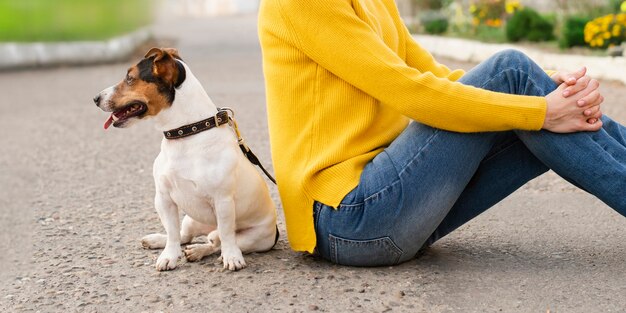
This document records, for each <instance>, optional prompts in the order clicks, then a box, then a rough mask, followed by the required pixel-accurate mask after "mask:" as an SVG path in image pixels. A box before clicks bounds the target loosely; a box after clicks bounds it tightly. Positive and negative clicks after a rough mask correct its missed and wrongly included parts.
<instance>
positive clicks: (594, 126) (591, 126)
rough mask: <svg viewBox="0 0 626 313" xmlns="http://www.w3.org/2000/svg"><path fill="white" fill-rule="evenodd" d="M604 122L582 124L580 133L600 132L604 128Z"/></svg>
mask: <svg viewBox="0 0 626 313" xmlns="http://www.w3.org/2000/svg"><path fill="white" fill-rule="evenodd" d="M602 125H603V124H602V120H600V119H598V120H596V121H595V123H589V122H582V123H581V124H580V125H579V129H580V131H589V132H595V131H599V130H600V129H601V128H602Z"/></svg>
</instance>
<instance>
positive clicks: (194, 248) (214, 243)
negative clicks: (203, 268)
mask: <svg viewBox="0 0 626 313" xmlns="http://www.w3.org/2000/svg"><path fill="white" fill-rule="evenodd" d="M220 245H221V242H220V236H219V234H218V233H217V230H214V231H212V232H211V233H209V235H208V236H207V243H202V244H195V245H189V246H187V247H186V248H185V250H184V251H183V252H184V253H185V256H186V257H187V261H189V262H195V261H199V260H201V259H202V258H203V257H205V256H207V255H211V254H213V253H215V252H217V251H219V250H220Z"/></svg>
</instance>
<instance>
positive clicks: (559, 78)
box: [552, 66, 587, 85]
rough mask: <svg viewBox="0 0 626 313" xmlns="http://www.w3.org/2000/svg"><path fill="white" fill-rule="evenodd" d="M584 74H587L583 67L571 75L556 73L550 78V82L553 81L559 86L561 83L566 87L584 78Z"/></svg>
mask: <svg viewBox="0 0 626 313" xmlns="http://www.w3.org/2000/svg"><path fill="white" fill-rule="evenodd" d="M585 74H587V68H586V67H584V66H583V67H582V68H580V69H579V70H577V71H576V72H573V73H569V72H557V73H556V74H554V75H553V76H552V80H554V82H555V83H557V84H559V85H560V84H563V83H565V84H567V85H574V84H576V81H577V80H578V79H580V78H582V77H584V76H585Z"/></svg>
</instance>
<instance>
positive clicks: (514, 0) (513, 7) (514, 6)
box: [505, 0, 522, 14]
mask: <svg viewBox="0 0 626 313" xmlns="http://www.w3.org/2000/svg"><path fill="white" fill-rule="evenodd" d="M521 7H522V5H521V4H520V3H519V1H518V0H510V1H507V2H506V5H505V10H506V13H508V14H513V13H515V11H517V10H518V9H520V8H521Z"/></svg>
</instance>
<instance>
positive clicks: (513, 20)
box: [0, 0, 626, 55]
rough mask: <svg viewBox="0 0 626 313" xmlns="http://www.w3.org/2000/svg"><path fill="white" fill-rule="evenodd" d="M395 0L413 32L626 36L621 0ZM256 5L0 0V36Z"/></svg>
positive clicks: (610, 39) (616, 45)
mask: <svg viewBox="0 0 626 313" xmlns="http://www.w3.org/2000/svg"><path fill="white" fill-rule="evenodd" d="M396 1H397V4H398V7H399V9H400V12H401V14H402V15H403V17H404V19H405V21H406V22H407V24H408V25H409V26H410V28H411V30H412V31H413V32H415V33H426V34H433V35H441V36H449V37H460V38H471V39H477V40H480V41H484V42H495V43H505V42H512V43H518V42H523V43H533V44H536V45H538V46H539V47H541V48H544V49H553V50H555V49H560V50H564V49H571V48H574V49H573V50H571V51H574V52H575V53H581V54H598V55H602V54H611V55H619V52H620V51H621V50H620V49H621V48H620V46H621V44H622V42H624V40H625V39H626V1H624V0H555V1H540V0H396ZM258 6H259V0H107V1H95V0H56V1H50V0H20V1H16V0H0V42H21V43H26V42H66V41H92V40H105V39H110V38H113V37H115V36H120V35H124V34H127V33H130V32H133V31H135V30H137V29H141V28H145V27H146V26H149V25H151V24H153V23H155V22H157V21H162V20H167V19H168V18H172V17H193V18H198V17H200V18H202V17H204V18H210V17H215V16H222V15H232V14H247V13H254V12H256V10H257V9H258ZM155 35H158V34H155ZM615 49H617V52H615V51H613V50H615ZM622 50H623V49H622Z"/></svg>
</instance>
